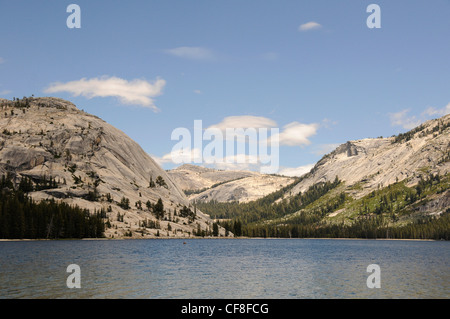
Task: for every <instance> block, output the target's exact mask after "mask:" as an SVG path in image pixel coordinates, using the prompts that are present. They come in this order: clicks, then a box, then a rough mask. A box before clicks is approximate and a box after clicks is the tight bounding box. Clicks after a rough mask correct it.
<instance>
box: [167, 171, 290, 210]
mask: <svg viewBox="0 0 450 319" xmlns="http://www.w3.org/2000/svg"><path fill="white" fill-rule="evenodd" d="M168 175H169V176H170V177H171V179H172V180H173V181H174V182H175V183H176V184H177V185H179V186H180V188H181V189H182V190H183V191H184V192H185V193H186V194H187V195H188V197H189V200H190V201H191V202H194V201H195V202H199V201H201V202H209V201H211V200H214V201H218V202H233V201H239V202H242V203H245V202H249V201H252V200H256V199H258V198H261V197H264V196H265V195H267V194H270V193H272V192H274V191H276V190H278V189H280V188H282V187H285V186H287V185H288V184H290V183H292V182H293V181H294V180H295V178H292V177H286V176H279V175H267V174H260V173H258V172H252V171H233V170H216V169H211V168H205V167H200V166H196V165H191V164H185V165H182V166H180V167H178V168H176V169H173V170H170V171H168Z"/></svg>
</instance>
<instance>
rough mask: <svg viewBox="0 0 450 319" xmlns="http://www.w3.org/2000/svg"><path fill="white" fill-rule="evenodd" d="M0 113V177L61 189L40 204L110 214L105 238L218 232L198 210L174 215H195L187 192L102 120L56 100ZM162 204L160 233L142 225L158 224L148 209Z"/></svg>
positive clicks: (32, 101)
mask: <svg viewBox="0 0 450 319" xmlns="http://www.w3.org/2000/svg"><path fill="white" fill-rule="evenodd" d="M0 108H1V111H2V112H1V113H0V133H1V134H0V174H6V173H10V174H13V175H14V176H16V181H17V182H18V181H19V180H20V178H21V177H23V176H26V177H29V178H31V179H33V181H35V182H38V181H39V180H42V179H43V178H44V177H45V178H47V179H49V178H52V180H54V181H56V183H57V187H56V188H53V189H46V190H42V191H38V192H33V193H31V194H30V195H31V196H32V197H33V198H34V199H36V200H42V199H48V198H57V199H60V200H63V201H66V202H68V203H69V204H76V205H78V206H80V207H83V208H87V209H89V210H90V211H91V212H93V211H94V210H100V209H104V210H105V211H106V210H107V211H108V213H107V214H108V218H109V220H110V221H111V223H112V225H113V227H112V228H110V229H107V231H106V236H107V237H113V236H114V238H117V237H122V236H123V235H124V234H125V232H127V233H129V231H131V233H132V234H133V236H139V238H141V237H144V238H145V237H152V236H155V235H156V234H157V233H158V234H160V235H161V236H170V237H172V236H177V237H187V236H189V235H191V236H192V234H193V233H194V231H195V230H197V229H198V225H197V224H199V225H200V228H201V229H202V230H205V231H207V230H209V229H211V228H212V221H211V220H210V219H209V217H208V216H206V215H204V214H202V213H201V212H199V211H196V217H195V220H188V219H187V218H183V217H178V218H177V217H175V216H176V215H175V214H176V211H179V210H180V209H181V208H183V207H184V206H186V207H188V208H189V207H190V208H191V210H192V211H194V210H195V209H194V207H193V206H192V205H191V204H190V203H189V201H188V199H187V198H186V196H185V195H184V193H183V192H182V191H181V190H180V189H179V188H178V186H177V185H176V184H175V183H174V182H173V181H172V179H171V177H170V176H169V175H168V174H167V173H166V172H165V171H164V170H163V169H162V168H161V167H160V166H159V165H158V164H157V163H156V162H155V161H154V160H153V159H152V158H151V157H150V156H149V155H148V154H147V153H146V152H145V151H144V150H143V149H142V148H141V147H140V146H139V145H138V144H137V143H136V142H134V141H133V140H132V139H131V138H129V137H128V136H127V135H126V134H124V133H123V132H122V131H120V130H118V129H117V128H115V127H113V126H112V125H109V124H108V123H106V122H104V121H103V120H101V119H100V118H98V117H96V116H93V115H90V114H87V113H85V112H83V111H80V110H79V109H78V108H77V107H76V106H75V105H73V104H72V103H70V102H68V101H65V100H62V99H58V98H51V97H48V98H27V99H23V100H19V101H14V102H13V101H9V100H5V99H2V100H1V101H0ZM158 176H160V177H161V178H162V180H163V181H164V183H163V184H162V185H159V184H156V185H155V186H154V187H149V186H150V179H152V180H153V181H155V180H156V179H157V178H158ZM88 196H90V197H91V198H90V199H89V200H88V199H87V197H88ZM92 196H94V198H92ZM122 198H127V199H128V200H129V203H130V209H123V208H121V207H120V206H119V203H120V202H121V200H122ZM159 198H161V199H162V201H163V204H164V208H165V210H166V215H165V219H166V220H164V219H163V220H161V221H160V229H150V228H145V227H141V226H142V221H148V220H155V221H156V218H155V217H154V216H153V215H152V214H151V212H150V211H149V210H148V209H147V208H146V205H145V203H146V202H147V201H150V203H152V204H154V203H156V202H157V201H158V199H159ZM118 214H120V215H124V218H123V221H118V220H117V219H118V218H117V216H118ZM169 223H170V224H171V225H170V227H169ZM116 227H117V229H116ZM168 229H172V230H168ZM220 230H221V233H222V234H224V233H225V231H224V230H223V229H220Z"/></svg>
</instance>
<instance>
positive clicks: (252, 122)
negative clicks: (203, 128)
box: [209, 115, 277, 132]
mask: <svg viewBox="0 0 450 319" xmlns="http://www.w3.org/2000/svg"><path fill="white" fill-rule="evenodd" d="M272 127H277V123H276V122H275V121H273V120H271V119H269V118H267V117H262V116H252V115H242V116H228V117H226V118H224V119H223V121H222V122H220V123H218V124H215V125H211V126H210V127H209V128H218V129H220V130H221V131H223V132H225V130H226V129H227V128H256V129H258V128H272Z"/></svg>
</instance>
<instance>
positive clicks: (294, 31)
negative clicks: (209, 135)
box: [0, 0, 450, 175]
mask: <svg viewBox="0 0 450 319" xmlns="http://www.w3.org/2000/svg"><path fill="white" fill-rule="evenodd" d="M71 4H76V5H78V8H79V9H80V14H79V16H76V17H75V16H74V15H73V14H76V13H77V12H76V10H75V11H74V10H73V9H71V10H67V9H68V6H69V5H71ZM370 4H377V5H378V8H379V15H378V16H374V15H373V14H375V13H376V12H375V11H369V12H367V8H368V6H369V5H370ZM449 13H450V1H449V0H434V1H432V2H430V1H413V0H408V1H406V0H396V1H378V0H371V1H363V0H358V1H355V0H342V1H335V0H333V1H332V0H328V1H321V0H318V1H301V0H239V1H238V0H164V1H163V0H153V1H133V0H130V1H113V0H110V1H100V0H96V1H81V0H72V1H62V0H46V1H31V0H30V1H25V0H18V1H5V0H1V1H0V98H7V99H12V98H13V97H23V96H31V95H34V96H36V97H37V96H55V97H60V98H63V99H66V100H69V101H71V102H73V103H74V104H75V105H76V106H77V107H78V108H80V109H83V110H84V111H86V112H88V113H91V114H94V115H96V116H98V117H100V118H102V119H103V120H105V121H106V122H108V123H110V124H112V125H114V126H115V127H117V128H119V129H121V130H122V131H123V132H125V133H126V134H127V135H129V136H130V137H131V138H133V139H134V140H135V141H137V142H138V143H139V144H140V145H141V146H142V148H143V149H144V150H145V151H146V152H147V153H148V154H149V155H151V156H152V157H153V158H154V159H155V160H157V161H158V162H159V163H160V164H161V166H162V167H163V168H165V169H171V168H174V167H176V166H178V165H179V163H174V157H173V156H171V155H173V150H174V147H175V146H176V145H177V143H178V142H179V141H178V140H176V139H172V134H173V133H174V131H175V130H176V129H177V128H184V129H185V130H187V131H189V132H191V133H192V140H193V139H194V137H193V135H194V132H195V122H194V121H196V120H197V121H202V129H203V131H204V130H206V129H208V128H216V129H219V130H221V132H225V129H226V128H249V127H253V128H257V129H259V128H267V129H269V128H277V129H278V130H279V134H274V135H273V136H272V137H274V136H277V137H278V140H279V149H278V152H279V170H278V173H280V174H288V175H301V174H302V173H304V172H306V171H307V170H308V169H310V168H311V167H312V166H313V165H314V163H316V162H317V161H318V160H320V158H321V157H322V156H323V155H325V154H326V153H328V152H330V151H332V150H333V149H334V148H336V147H337V146H338V145H340V144H342V143H345V142H346V141H349V140H357V139H363V138H376V137H379V136H384V137H387V136H391V135H394V134H398V133H401V132H405V131H407V130H409V129H411V128H413V127H415V126H417V125H419V124H420V123H422V122H424V121H425V120H428V119H431V118H438V117H440V116H443V115H445V114H448V113H450V79H449V74H450V19H449ZM78 17H79V19H78ZM368 18H369V19H368ZM68 20H69V21H68ZM368 20H370V21H372V22H379V26H380V28H369V26H368ZM75 22H79V26H80V27H79V28H77V27H73V28H71V27H69V26H73V24H74V23H75ZM258 132H259V131H258ZM257 138H258V143H260V142H261V141H262V138H261V137H260V136H259V135H258V137H257ZM185 141H186V140H185ZM208 143H209V141H203V145H201V147H202V148H200V149H195V147H194V145H193V153H194V151H200V154H202V151H204V148H205V146H206V145H207V144H208ZM249 143H250V142H249ZM192 144H193V143H192ZM236 145H237V144H236ZM197 146H198V145H197ZM249 149H250V148H249ZM236 151H237V147H236ZM246 152H247V151H245V152H244V154H239V155H244V157H245V156H247V157H250V155H251V154H250V151H248V152H247V153H246ZM191 159H192V161H193V162H195V157H192V158H191ZM197 164H199V165H202V164H204V165H206V164H205V163H197ZM212 166H213V167H216V168H224V169H237V168H239V169H256V170H257V169H259V168H260V166H261V165H258V164H256V165H250V164H248V165H247V164H246V163H243V164H239V163H233V162H230V163H215V164H214V163H213V164H212Z"/></svg>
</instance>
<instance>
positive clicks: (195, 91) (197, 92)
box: [194, 90, 202, 94]
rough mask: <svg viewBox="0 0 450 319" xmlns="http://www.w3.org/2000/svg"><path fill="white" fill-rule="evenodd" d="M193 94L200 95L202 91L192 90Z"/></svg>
mask: <svg viewBox="0 0 450 319" xmlns="http://www.w3.org/2000/svg"><path fill="white" fill-rule="evenodd" d="M194 93H195V94H202V91H200V90H194Z"/></svg>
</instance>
